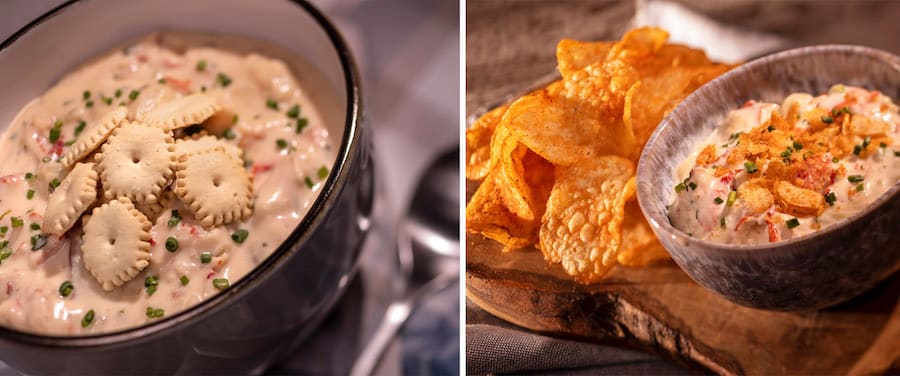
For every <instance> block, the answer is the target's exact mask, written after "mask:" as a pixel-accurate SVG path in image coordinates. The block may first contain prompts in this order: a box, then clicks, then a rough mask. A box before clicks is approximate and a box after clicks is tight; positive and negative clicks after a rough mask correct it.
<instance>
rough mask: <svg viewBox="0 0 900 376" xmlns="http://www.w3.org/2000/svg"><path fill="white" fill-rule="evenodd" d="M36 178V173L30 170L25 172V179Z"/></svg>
mask: <svg viewBox="0 0 900 376" xmlns="http://www.w3.org/2000/svg"><path fill="white" fill-rule="evenodd" d="M33 178H34V174H33V173H30V172H26V173H25V180H31V179H33Z"/></svg>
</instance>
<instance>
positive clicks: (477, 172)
mask: <svg viewBox="0 0 900 376" xmlns="http://www.w3.org/2000/svg"><path fill="white" fill-rule="evenodd" d="M508 107H509V106H507V105H503V106H500V107H497V108H495V109H493V110H491V111H488V112H487V113H486V114H484V115H482V116H481V117H480V118H478V120H477V121H475V123H474V124H472V127H471V128H469V129H468V130H466V179H469V180H481V179H484V177H485V176H487V173H488V171H490V168H491V160H492V159H491V138H492V135H493V134H494V129H495V128H497V124H498V123H500V118H501V117H503V114H505V113H506V109H507V108H508Z"/></svg>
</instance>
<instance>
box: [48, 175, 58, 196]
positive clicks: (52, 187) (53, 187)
mask: <svg viewBox="0 0 900 376" xmlns="http://www.w3.org/2000/svg"><path fill="white" fill-rule="evenodd" d="M56 187H59V179H57V178H53V180H51V181H50V192H51V193H52V192H53V191H55V190H56Z"/></svg>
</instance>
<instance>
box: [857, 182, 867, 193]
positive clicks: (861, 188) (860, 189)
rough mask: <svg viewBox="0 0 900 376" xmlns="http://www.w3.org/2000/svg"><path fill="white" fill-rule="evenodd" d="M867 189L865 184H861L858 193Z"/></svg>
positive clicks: (858, 186)
mask: <svg viewBox="0 0 900 376" xmlns="http://www.w3.org/2000/svg"><path fill="white" fill-rule="evenodd" d="M865 188H866V185H865V183H862V184H859V185H857V186H856V191H857V192H859V191H862V190H863V189H865Z"/></svg>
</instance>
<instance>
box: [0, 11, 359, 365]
mask: <svg viewBox="0 0 900 376" xmlns="http://www.w3.org/2000/svg"><path fill="white" fill-rule="evenodd" d="M86 1H90V0H67V1H65V2H63V3H62V4H60V5H58V6H56V7H54V8H52V9H50V10H48V11H46V12H45V13H43V14H42V15H40V16H38V17H36V18H35V19H33V20H32V21H31V22H29V23H28V24H26V25H25V26H23V27H22V28H20V29H18V30H17V31H16V32H14V33H12V34H11V35H10V36H9V37H8V38H6V39H5V40H4V41H3V42H2V43H0V54H2V53H3V52H4V50H6V49H7V48H9V47H10V46H12V45H13V44H14V43H16V42H17V41H18V40H19V39H20V38H21V37H23V36H24V35H26V34H27V33H28V32H30V31H32V30H34V29H35V28H37V27H39V26H41V24H43V23H44V22H46V21H48V20H50V19H52V18H53V17H56V16H59V15H60V14H62V13H64V12H65V11H67V10H69V9H71V7H72V6H78V5H80V3H83V2H86ZM282 1H284V2H287V3H290V4H292V5H294V6H297V7H299V8H300V9H301V10H303V11H304V12H305V13H306V14H307V15H309V16H310V17H311V18H312V20H313V24H314V25H316V26H317V27H318V28H320V29H321V31H323V32H324V33H325V35H326V37H327V39H328V41H329V43H330V45H331V47H332V48H333V49H334V53H335V55H336V57H337V60H338V61H339V63H340V67H338V68H339V69H340V72H341V77H342V78H343V80H344V85H343V87H338V88H337V89H338V90H339V91H343V93H342V95H345V96H346V105H345V107H344V109H343V110H342V112H343V113H344V116H345V119H344V124H343V128H342V129H343V134H341V136H340V145H339V147H338V148H337V152H336V158H335V162H334V165H333V166H331V169H330V170H331V171H330V174H329V176H328V178H327V179H326V180H325V181H324V185H323V187H322V190H321V191H320V192H319V194H318V196H317V197H316V199H315V200H314V201H313V203H312V204H311V205H310V208H309V210H308V211H307V213H306V214H305V215H304V216H303V218H302V219H301V220H300V222H299V223H298V224H297V225H296V226H295V227H294V229H293V230H292V231H291V233H290V234H289V235H288V236H287V237H286V238H285V239H284V240H283V241H282V242H281V243H280V244H279V245H278V247H277V248H276V249H275V250H274V251H273V252H272V253H271V254H270V255H269V256H268V257H266V258H265V259H263V260H262V261H261V262H260V263H259V264H257V265H256V266H254V267H253V268H252V269H251V270H250V271H249V272H248V273H247V274H246V275H244V276H243V277H241V278H240V279H239V280H238V281H237V282H234V283H232V284H231V286H230V287H229V288H227V289H226V290H224V291H222V292H220V293H218V294H215V295H213V296H210V297H208V298H206V299H204V300H203V301H201V302H199V303H196V304H192V305H190V306H189V307H187V308H185V309H183V310H181V311H179V312H177V313H174V314H172V315H167V316H166V317H163V318H161V319H158V320H154V321H151V322H148V323H144V324H140V325H136V326H132V327H127V328H124V329H119V330H115V331H110V332H104V333H98V334H89V335H75V336H67V335H53V334H41V333H35V332H28V331H24V330H21V329H18V328H13V327H9V326H3V325H0V341H7V342H14V343H20V344H23V345H29V346H34V347H39V348H47V349H52V348H56V349H72V350H75V349H82V350H88V349H94V350H97V349H102V348H106V347H110V346H119V345H125V344H139V343H143V342H149V341H152V340H154V339H156V338H159V337H160V336H163V335H165V334H166V333H170V332H171V330H181V329H185V328H187V327H188V326H189V322H192V321H194V320H197V319H198V318H199V317H201V316H208V315H210V314H213V313H215V312H218V311H219V310H221V309H224V306H225V305H226V304H227V302H228V301H237V300H239V298H240V297H242V296H245V295H246V294H248V293H250V291H251V290H252V289H253V286H254V285H257V284H260V283H261V282H262V281H263V280H265V279H267V278H269V277H271V276H272V275H273V274H275V273H276V272H279V271H280V267H281V266H283V264H285V263H286V262H287V260H289V259H291V257H292V256H294V255H295V254H296V253H297V252H299V251H300V249H301V248H302V247H301V245H302V244H304V243H306V242H307V241H308V239H309V238H310V236H311V235H312V234H313V233H315V232H316V231H317V229H318V228H320V227H321V226H322V224H323V223H324V222H325V221H326V220H327V217H328V214H329V213H330V212H331V209H332V208H333V207H334V206H335V205H336V204H337V200H338V196H339V193H340V192H341V191H342V190H343V189H344V188H346V186H347V184H348V182H347V180H348V175H349V174H350V171H351V169H352V168H351V166H352V165H353V164H354V163H365V162H366V161H365V160H364V159H362V160H359V161H355V160H354V156H355V155H356V154H358V153H359V151H358V149H360V148H363V150H365V149H366V148H367V146H366V145H365V143H366V141H365V139H364V138H363V137H362V129H361V128H362V126H363V125H362V123H363V119H362V113H363V109H362V94H361V89H360V86H361V82H362V80H361V78H360V75H359V69H358V68H357V65H356V62H355V60H354V58H353V55H352V52H351V50H350V47H349V45H348V44H347V43H346V41H345V40H344V38H343V36H342V35H341V34H340V32H339V31H338V29H337V28H336V27H335V25H334V23H333V22H332V21H331V20H330V19H329V18H328V17H327V16H325V15H324V14H323V13H322V12H321V11H320V10H319V9H318V8H317V7H316V6H314V5H312V4H311V3H309V2H307V1H303V0H282ZM167 30H168V29H167ZM171 30H178V29H171ZM235 35H240V34H235ZM123 40H127V38H125V39H123ZM75 63H76V64H77V63H78V62H75ZM365 158H368V157H365ZM364 238H365V234H363V238H362V239H364ZM361 241H363V240H361ZM358 256H359V253H358V250H357V251H354V252H353V257H354V261H353V264H354V265H355V264H356V261H355V260H356V259H357V258H358ZM354 270H355V266H354V267H352V268H351V269H350V272H351V273H352V272H353V271H354ZM337 291H338V292H339V291H340V289H339V290H337Z"/></svg>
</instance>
